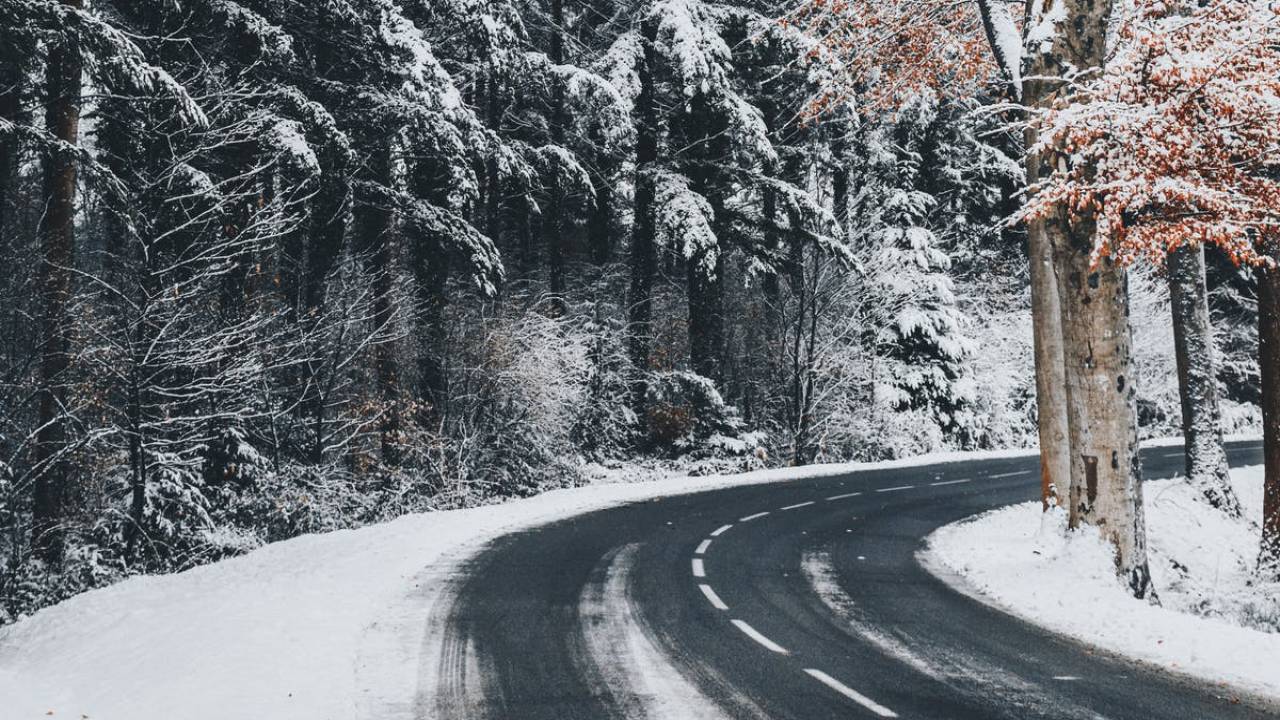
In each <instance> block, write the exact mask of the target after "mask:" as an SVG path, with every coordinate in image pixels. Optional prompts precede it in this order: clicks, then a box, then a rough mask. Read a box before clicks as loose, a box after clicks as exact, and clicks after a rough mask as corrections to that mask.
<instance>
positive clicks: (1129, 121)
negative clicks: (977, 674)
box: [1021, 0, 1280, 575]
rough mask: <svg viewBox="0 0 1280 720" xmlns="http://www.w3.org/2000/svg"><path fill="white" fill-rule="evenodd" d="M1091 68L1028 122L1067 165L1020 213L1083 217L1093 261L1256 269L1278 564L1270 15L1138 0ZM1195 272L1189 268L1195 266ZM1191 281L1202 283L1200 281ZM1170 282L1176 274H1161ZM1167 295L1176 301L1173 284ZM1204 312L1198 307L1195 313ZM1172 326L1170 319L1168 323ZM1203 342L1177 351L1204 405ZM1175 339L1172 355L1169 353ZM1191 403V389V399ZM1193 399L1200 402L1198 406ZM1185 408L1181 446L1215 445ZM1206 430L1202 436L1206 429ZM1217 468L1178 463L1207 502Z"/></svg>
mask: <svg viewBox="0 0 1280 720" xmlns="http://www.w3.org/2000/svg"><path fill="white" fill-rule="evenodd" d="M1116 36H1117V38H1118V42H1117V49H1116V52H1115V54H1114V57H1113V58H1112V59H1111V61H1110V62H1109V63H1108V64H1107V67H1106V70H1105V72H1103V73H1101V74H1099V75H1098V76H1096V77H1093V78H1090V79H1087V80H1086V81H1084V82H1082V83H1079V84H1078V86H1077V89H1076V91H1075V93H1074V95H1075V98H1076V99H1075V100H1073V101H1072V102H1069V103H1067V102H1061V103H1058V104H1055V105H1054V106H1052V107H1051V108H1049V109H1048V111H1047V112H1046V113H1045V114H1044V115H1043V116H1042V117H1041V118H1039V119H1038V122H1039V123H1040V126H1041V128H1042V130H1041V134H1040V139H1039V143H1038V145H1037V146H1036V147H1034V148H1032V151H1033V152H1043V151H1045V150H1046V149H1047V148H1051V147H1060V148H1063V149H1065V151H1066V152H1068V153H1070V154H1071V156H1072V159H1073V161H1072V162H1071V163H1068V164H1065V165H1062V166H1059V167H1056V168H1055V169H1054V171H1053V172H1052V173H1051V174H1050V175H1048V176H1047V177H1046V178H1044V179H1043V181H1042V182H1040V183H1039V184H1038V185H1037V186H1036V187H1033V188H1032V190H1033V193H1032V195H1031V200H1030V202H1029V203H1028V204H1027V205H1026V206H1025V207H1024V209H1023V211H1022V213H1021V218H1022V219H1023V220H1027V221H1032V222H1034V221H1035V220H1036V219H1037V218H1040V217H1043V216H1045V215H1046V214H1051V213H1054V212H1056V211H1057V209H1058V208H1063V207H1065V208H1067V209H1068V211H1069V212H1073V213H1077V214H1089V215H1092V216H1094V217H1096V218H1097V226H1098V233H1097V238H1096V241H1095V243H1094V247H1093V264H1094V265H1095V266H1096V265H1099V264H1103V263H1112V262H1114V263H1119V264H1130V263H1134V262H1139V261H1147V262H1151V263H1154V264H1157V265H1167V268H1168V272H1169V273H1170V276H1171V277H1177V273H1178V271H1179V269H1180V265H1181V264H1184V263H1186V262H1187V261H1188V258H1190V259H1191V261H1192V262H1193V263H1194V261H1195V260H1197V259H1198V258H1199V256H1200V254H1201V253H1202V252H1203V246H1205V245H1213V246H1216V247H1218V248H1219V249H1221V250H1222V251H1223V252H1225V253H1226V254H1227V255H1228V256H1229V257H1230V258H1232V259H1233V260H1234V261H1235V262H1236V263H1238V264H1247V265H1251V266H1253V267H1254V268H1255V269H1256V276H1257V281H1258V301H1259V309H1258V314H1259V323H1260V325H1259V341H1260V342H1259V369H1260V371H1261V379H1262V398H1263V402H1262V405H1263V407H1262V411H1263V425H1264V439H1263V440H1264V448H1265V457H1266V461H1265V462H1266V471H1265V481H1264V482H1265V493H1264V498H1265V499H1264V509H1263V514H1264V522H1263V537H1262V549H1261V564H1262V565H1263V566H1264V568H1265V569H1266V572H1268V573H1270V574H1273V575H1275V574H1278V573H1280V320H1278V318H1280V277H1278V276H1280V269H1278V266H1277V262H1278V261H1280V232H1278V231H1280V174H1278V173H1277V171H1278V170H1280V15H1278V14H1277V12H1276V9H1275V8H1274V7H1273V6H1272V5H1270V4H1268V3H1265V2H1259V1H1257V0H1210V1H1209V2H1206V3H1203V4H1200V5H1197V6H1194V7H1190V8H1171V7H1169V6H1168V5H1166V4H1163V3H1159V2H1151V3H1145V4H1143V5H1141V6H1140V7H1139V8H1137V9H1136V11H1135V12H1134V13H1133V14H1132V15H1131V16H1130V17H1128V18H1126V19H1125V22H1124V23H1123V24H1121V26H1120V27H1119V29H1118V32H1117V33H1116ZM1198 271H1199V272H1200V273H1203V264H1202V261H1201V264H1200V265H1199V267H1198ZM1200 283H1201V284H1202V283H1203V280H1202V279H1200ZM1175 285H1176V283H1175ZM1173 289H1174V290H1175V292H1174V294H1173V300H1174V302H1175V312H1177V307H1176V303H1177V302H1178V300H1179V298H1178V295H1177V293H1176V287H1175V288H1173ZM1206 314H1207V313H1206ZM1175 327H1176V326H1175ZM1211 347H1212V344H1211V342H1209V343H1203V346H1202V348H1201V350H1200V352H1198V353H1196V354H1193V355H1190V356H1189V357H1185V358H1184V357H1179V372H1180V374H1183V373H1185V374H1186V375H1187V376H1188V380H1189V381H1190V382H1192V383H1196V379H1197V378H1199V381H1198V385H1199V387H1200V388H1201V389H1202V391H1203V392H1204V393H1207V394H1210V395H1211V397H1209V398H1208V400H1209V401H1211V402H1212V403H1213V405H1214V406H1216V402H1217V399H1216V381H1215V377H1214V373H1213V359H1212V353H1211V352H1210V349H1211ZM1182 350H1183V348H1179V351H1180V352H1179V355H1180V356H1181V355H1183V354H1184V353H1183V352H1182ZM1200 399H1201V400H1204V397H1203V396H1201V398H1200ZM1201 404H1204V405H1207V404H1208V403H1207V402H1202V403H1201ZM1197 410H1199V408H1196V407H1190V408H1188V407H1186V406H1185V401H1184V424H1185V425H1186V426H1187V430H1188V432H1187V442H1188V449H1189V455H1190V450H1191V446H1192V444H1193V443H1198V444H1201V445H1207V446H1209V447H1213V446H1216V447H1218V448H1219V453H1220V452H1221V450H1220V448H1221V429H1220V427H1219V426H1218V425H1217V418H1216V417H1197V416H1196V415H1195V413H1196V412H1197ZM1214 436H1216V437H1214ZM1219 463H1220V464H1219V466H1220V468H1221V469H1220V470H1219V471H1218V472H1215V473H1212V474H1211V475H1210V476H1208V477H1206V476H1204V475H1197V474H1196V473H1195V472H1193V468H1190V467H1189V468H1188V470H1189V472H1188V475H1189V477H1191V479H1192V480H1193V481H1196V482H1198V483H1200V484H1201V491H1202V492H1203V493H1204V494H1205V495H1206V496H1207V497H1209V499H1210V501H1211V502H1213V503H1214V504H1215V505H1218V506H1220V507H1224V508H1225V509H1228V510H1234V512H1236V513H1237V514H1238V512H1239V505H1238V501H1236V499H1235V498H1234V496H1233V495H1232V494H1231V486H1230V485H1229V483H1228V482H1227V478H1226V468H1225V464H1226V458H1225V456H1222V457H1221V460H1220V461H1219Z"/></svg>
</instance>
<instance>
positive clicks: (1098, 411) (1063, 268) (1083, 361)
mask: <svg viewBox="0 0 1280 720" xmlns="http://www.w3.org/2000/svg"><path fill="white" fill-rule="evenodd" d="M1057 2H1058V3H1060V4H1061V5H1062V7H1060V8H1054V11H1055V12H1058V13H1060V14H1061V15H1062V19H1061V20H1060V21H1059V23H1058V28H1059V32H1058V34H1057V35H1056V37H1055V38H1054V40H1053V44H1052V47H1051V50H1049V51H1048V52H1043V51H1040V50H1039V48H1037V52H1036V53H1035V54H1033V55H1032V56H1031V61H1030V63H1028V65H1029V67H1028V68H1027V69H1026V76H1027V77H1033V78H1061V77H1065V76H1066V75H1067V73H1068V70H1073V71H1075V72H1087V71H1088V70H1089V69H1091V68H1096V67H1099V66H1101V64H1102V62H1103V60H1104V59H1105V54H1106V33H1107V25H1108V23H1109V21H1110V17H1111V9H1112V3H1111V1H1110V0H1057ZM1028 86H1029V87H1027V88H1026V89H1025V93H1026V94H1025V96H1024V97H1025V98H1027V99H1030V100H1033V101H1034V103H1035V104H1034V105H1033V107H1043V106H1045V105H1047V101H1050V100H1052V99H1054V98H1053V96H1054V95H1056V94H1057V93H1058V92H1059V91H1060V90H1062V89H1063V88H1064V87H1065V86H1063V85H1062V84H1061V83H1060V82H1059V81H1055V80H1044V79H1037V80H1033V81H1031V82H1029V83H1028ZM1068 162H1070V158H1069V157H1068V156H1067V155H1065V154H1060V153H1057V152H1052V153H1050V156H1048V157H1041V158H1037V159H1036V163H1038V164H1037V165H1036V167H1035V168H1034V169H1035V170H1036V172H1037V175H1036V176H1037V177H1038V174H1039V173H1041V172H1044V171H1047V170H1048V169H1049V168H1052V167H1056V166H1057V165H1058V164H1060V163H1061V164H1065V163H1068ZM1042 230H1043V232H1044V233H1045V235H1046V236H1047V239H1048V241H1049V244H1050V246H1051V247H1052V248H1053V262H1054V265H1055V266H1056V269H1057V275H1058V277H1057V281H1058V300H1059V302H1060V304H1061V308H1060V309H1061V324H1062V344H1063V373H1064V378H1065V380H1066V382H1065V387H1066V417H1067V437H1068V438H1069V443H1070V454H1069V462H1070V478H1071V479H1070V491H1069V500H1070V503H1071V507H1070V519H1071V523H1072V526H1073V527H1075V526H1078V525H1079V524H1080V523H1087V524H1090V525H1093V526H1095V527H1097V528H1099V529H1100V530H1101V531H1102V532H1103V533H1104V534H1105V535H1106V536H1107V538H1108V539H1109V540H1110V541H1111V542H1112V543H1113V544H1114V546H1115V548H1116V567H1117V570H1118V572H1119V574H1120V576H1121V577H1122V578H1123V579H1124V580H1125V582H1126V583H1127V584H1128V585H1129V589H1130V591H1131V592H1132V593H1133V594H1134V596H1135V597H1146V596H1148V595H1152V594H1153V589H1152V587H1151V573H1150V569H1149V567H1148V563H1147V549H1146V523H1145V519H1144V517H1143V504H1142V465H1141V462H1140V459H1139V457H1138V417H1137V401H1136V394H1135V392H1134V388H1133V382H1132V380H1133V376H1132V373H1131V372H1130V370H1131V368H1130V364H1131V360H1132V339H1131V334H1130V328H1129V295H1128V277H1127V275H1126V273H1125V271H1124V269H1123V268H1121V267H1119V266H1117V265H1115V264H1113V263H1112V262H1110V261H1109V260H1103V261H1102V262H1100V264H1099V266H1098V267H1093V266H1092V264H1091V260H1092V252H1093V247H1094V238H1095V234H1096V230H1097V228H1096V225H1095V223H1094V221H1093V218H1092V217H1090V216H1088V215H1070V214H1068V212H1067V211H1066V210H1065V209H1064V210H1062V211H1060V212H1058V213H1055V214H1053V215H1051V216H1049V217H1047V218H1045V220H1044V221H1043V227H1042ZM1040 232H1041V229H1040V228H1037V229H1035V234H1036V235H1038V234H1039V233H1040ZM1036 241H1037V242H1039V239H1038V238H1036ZM1033 257H1034V255H1033ZM1033 266H1034V263H1033ZM1040 295H1041V300H1042V301H1043V300H1046V299H1049V298H1051V296H1052V295H1051V293H1050V292H1048V288H1043V289H1042V292H1041V293H1040ZM1047 309H1048V308H1046V307H1044V304H1042V305H1041V311H1042V312H1043V311H1045V310H1047ZM1043 320H1044V318H1041V321H1043ZM1049 322H1050V323H1052V320H1050V321H1049ZM1045 335H1046V337H1045V339H1046V340H1048V341H1049V345H1050V347H1048V348H1045V350H1047V351H1048V350H1051V345H1052V338H1051V337H1048V336H1047V333H1045ZM1046 361H1048V363H1049V364H1047V365H1044V366H1040V367H1038V368H1037V374H1040V373H1052V372H1053V368H1052V364H1051V363H1052V358H1046ZM1048 379H1049V378H1038V381H1037V388H1039V387H1042V385H1043V383H1042V380H1048ZM1042 432H1043V430H1042ZM1050 440H1051V441H1052V440H1053V438H1050ZM1051 471H1055V470H1054V469H1053V468H1051Z"/></svg>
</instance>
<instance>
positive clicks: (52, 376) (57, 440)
mask: <svg viewBox="0 0 1280 720" xmlns="http://www.w3.org/2000/svg"><path fill="white" fill-rule="evenodd" d="M63 4H64V5H67V6H70V7H75V8H79V7H81V6H82V0H66V1H65V2H64V3H63ZM82 70H83V58H82V57H81V54H80V46H79V43H78V41H77V39H76V38H75V36H74V35H73V34H68V35H66V36H65V37H63V38H60V39H58V40H56V41H54V42H53V43H52V44H51V45H50V47H49V54H48V59H47V62H46V67H45V92H46V97H47V100H46V101H47V103H48V105H47V109H46V111H45V128H46V130H48V132H49V134H50V135H52V136H53V137H55V138H57V139H58V140H60V141H62V142H63V143H65V144H67V145H69V146H73V147H74V146H76V145H77V144H78V143H79V138H80V95H81V82H82V81H81V72H82ZM76 170H77V167H76V158H75V157H74V156H73V155H71V154H69V153H68V152H66V150H64V149H61V148H57V149H50V150H47V151H46V153H45V157H44V198H45V209H44V215H43V216H42V217H41V220H40V229H39V234H40V238H41V242H42V244H43V246H44V247H43V251H44V262H43V263H41V264H40V268H39V280H38V287H39V292H40V326H41V327H40V329H41V330H42V332H43V344H42V346H41V350H40V390H41V393H40V414H39V422H40V431H39V433H38V435H37V437H36V462H37V463H38V465H39V466H40V472H39V473H38V474H37V475H36V480H35V486H34V488H33V492H34V497H33V503H32V546H33V549H34V550H35V553H36V555H37V556H38V557H41V558H42V559H44V560H46V561H48V562H51V563H60V562H61V560H62V550H63V547H62V546H63V533H62V529H61V525H62V521H63V517H64V514H65V509H64V507H63V505H64V499H65V497H66V491H67V487H66V486H67V483H68V482H69V476H70V467H69V463H68V461H67V458H66V450H67V419H66V415H65V411H66V390H65V383H66V381H67V378H66V377H65V376H66V372H67V368H68V359H69V358H68V355H69V352H70V347H69V342H68V340H69V338H68V334H69V328H68V324H69V323H68V321H67V320H68V318H67V304H68V302H69V300H70V297H71V262H72V254H73V251H74V246H75V219H76Z"/></svg>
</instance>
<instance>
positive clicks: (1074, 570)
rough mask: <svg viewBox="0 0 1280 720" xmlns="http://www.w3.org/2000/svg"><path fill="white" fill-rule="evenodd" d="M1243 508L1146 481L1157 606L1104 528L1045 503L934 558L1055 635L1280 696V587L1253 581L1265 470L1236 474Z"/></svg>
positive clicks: (1005, 516) (945, 540)
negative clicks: (1131, 585) (1120, 574)
mask: <svg viewBox="0 0 1280 720" xmlns="http://www.w3.org/2000/svg"><path fill="white" fill-rule="evenodd" d="M1232 480H1233V482H1234V484H1235V487H1236V491H1237V492H1238V493H1239V494H1240V500H1241V502H1242V504H1243V505H1244V507H1245V518H1244V519H1243V520H1233V519H1231V518H1228V517H1226V516H1225V515H1223V514H1222V513H1220V512H1219V511H1217V510H1214V509H1213V508H1211V507H1209V506H1208V504H1207V503H1205V502H1203V501H1201V500H1200V499H1199V497H1198V495H1197V493H1196V491H1195V490H1194V489H1193V488H1192V487H1191V486H1190V485H1188V484H1187V482H1186V481H1185V480H1184V479H1174V480H1160V481H1155V482H1149V483H1147V484H1146V485H1145V486H1144V488H1143V492H1144V494H1145V497H1146V511H1147V532H1148V542H1149V553H1150V563H1151V573H1152V576H1153V578H1154V580H1155V586H1156V589H1157V592H1158V593H1159V599H1160V604H1159V606H1156V605H1152V604H1150V603H1148V602H1146V601H1143V600H1135V599H1133V598H1132V597H1130V596H1129V594H1128V593H1127V592H1126V591H1125V588H1124V586H1123V585H1122V583H1121V582H1120V581H1119V580H1118V579H1117V578H1116V576H1115V575H1114V573H1113V572H1112V571H1111V568H1113V567H1114V565H1113V557H1114V555H1113V554H1112V551H1111V549H1110V547H1109V546H1108V544H1107V543H1106V541H1105V540H1103V539H1102V537H1101V536H1100V534H1099V533H1098V532H1097V531H1095V530H1085V531H1081V532H1076V533H1067V532H1065V530H1064V519H1063V517H1062V514H1061V513H1058V514H1049V515H1045V514H1043V513H1041V512H1040V504H1039V503H1038V502H1033V503H1025V504H1020V505H1013V506H1010V507H1007V508H1003V509H1000V510H995V511H992V512H989V513H986V514H983V515H980V516H978V517H976V518H973V519H970V520H966V521H963V522H959V523H956V524H953V525H949V526H947V527H944V528H942V529H940V530H938V531H937V532H935V533H934V534H933V535H932V536H930V538H929V542H928V550H927V551H926V556H925V560H926V563H927V564H931V565H934V566H935V567H937V564H941V565H942V566H944V567H945V568H947V569H950V570H953V571H955V572H957V573H958V574H959V575H960V576H961V577H962V578H963V581H967V584H968V585H969V586H970V587H971V588H972V589H975V590H977V591H978V593H980V594H981V595H982V596H985V598H986V599H988V600H991V601H994V603H995V604H997V605H999V606H1001V607H1003V608H1005V609H1007V610H1010V611H1012V612H1013V613H1015V614H1017V615H1020V616H1022V617H1024V618H1026V619H1028V620H1031V621H1033V622H1035V623H1037V624H1040V625H1043V626H1045V627H1048V628H1050V629H1052V630H1054V631H1056V632H1060V633H1063V634H1066V635H1071V636H1074V637H1076V638H1078V639H1080V640H1083V641H1085V642H1087V643H1090V644H1093V645H1095V646H1098V647H1101V648H1104V649H1106V650H1110V651H1112V652H1116V653H1119V654H1122V655H1126V656H1129V657H1133V658H1137V659H1140V660H1144V661H1148V662H1151V663H1154V664H1157V665H1160V666H1162V667H1165V668H1168V669H1170V670H1174V671H1178V672H1182V673H1186V674H1189V675H1193V676H1196V677H1199V678H1202V679H1205V680H1209V681H1212V682H1227V683H1231V684H1234V685H1237V686H1240V687H1242V688H1244V689H1246V690H1249V691H1253V692H1257V693H1261V694H1265V695H1271V696H1276V697H1280V672H1278V671H1277V668H1280V586H1278V585H1277V584H1269V585H1268V584H1259V583H1258V582H1257V580H1256V578H1255V577H1254V575H1253V569H1254V567H1255V563H1256V560H1257V553H1258V541H1259V533H1260V530H1259V527H1258V523H1259V522H1260V520H1261V517H1262V468H1261V467H1249V468H1242V469H1237V470H1233V471H1232Z"/></svg>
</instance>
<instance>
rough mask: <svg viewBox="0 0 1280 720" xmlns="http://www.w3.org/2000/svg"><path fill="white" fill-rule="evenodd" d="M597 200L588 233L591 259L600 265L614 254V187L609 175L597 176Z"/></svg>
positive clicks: (595, 179) (592, 211)
mask: <svg viewBox="0 0 1280 720" xmlns="http://www.w3.org/2000/svg"><path fill="white" fill-rule="evenodd" d="M592 182H593V183H595V195H596V201H595V204H594V206H593V207H592V210H591V219H590V226H589V227H588V228H587V235H588V237H589V238H590V241H591V259H592V260H594V261H595V262H596V264H598V265H603V264H604V263H607V262H609V258H610V257H611V256H612V255H613V188H612V187H610V185H609V178H608V177H603V176H602V177H595V178H593V180H592Z"/></svg>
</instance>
